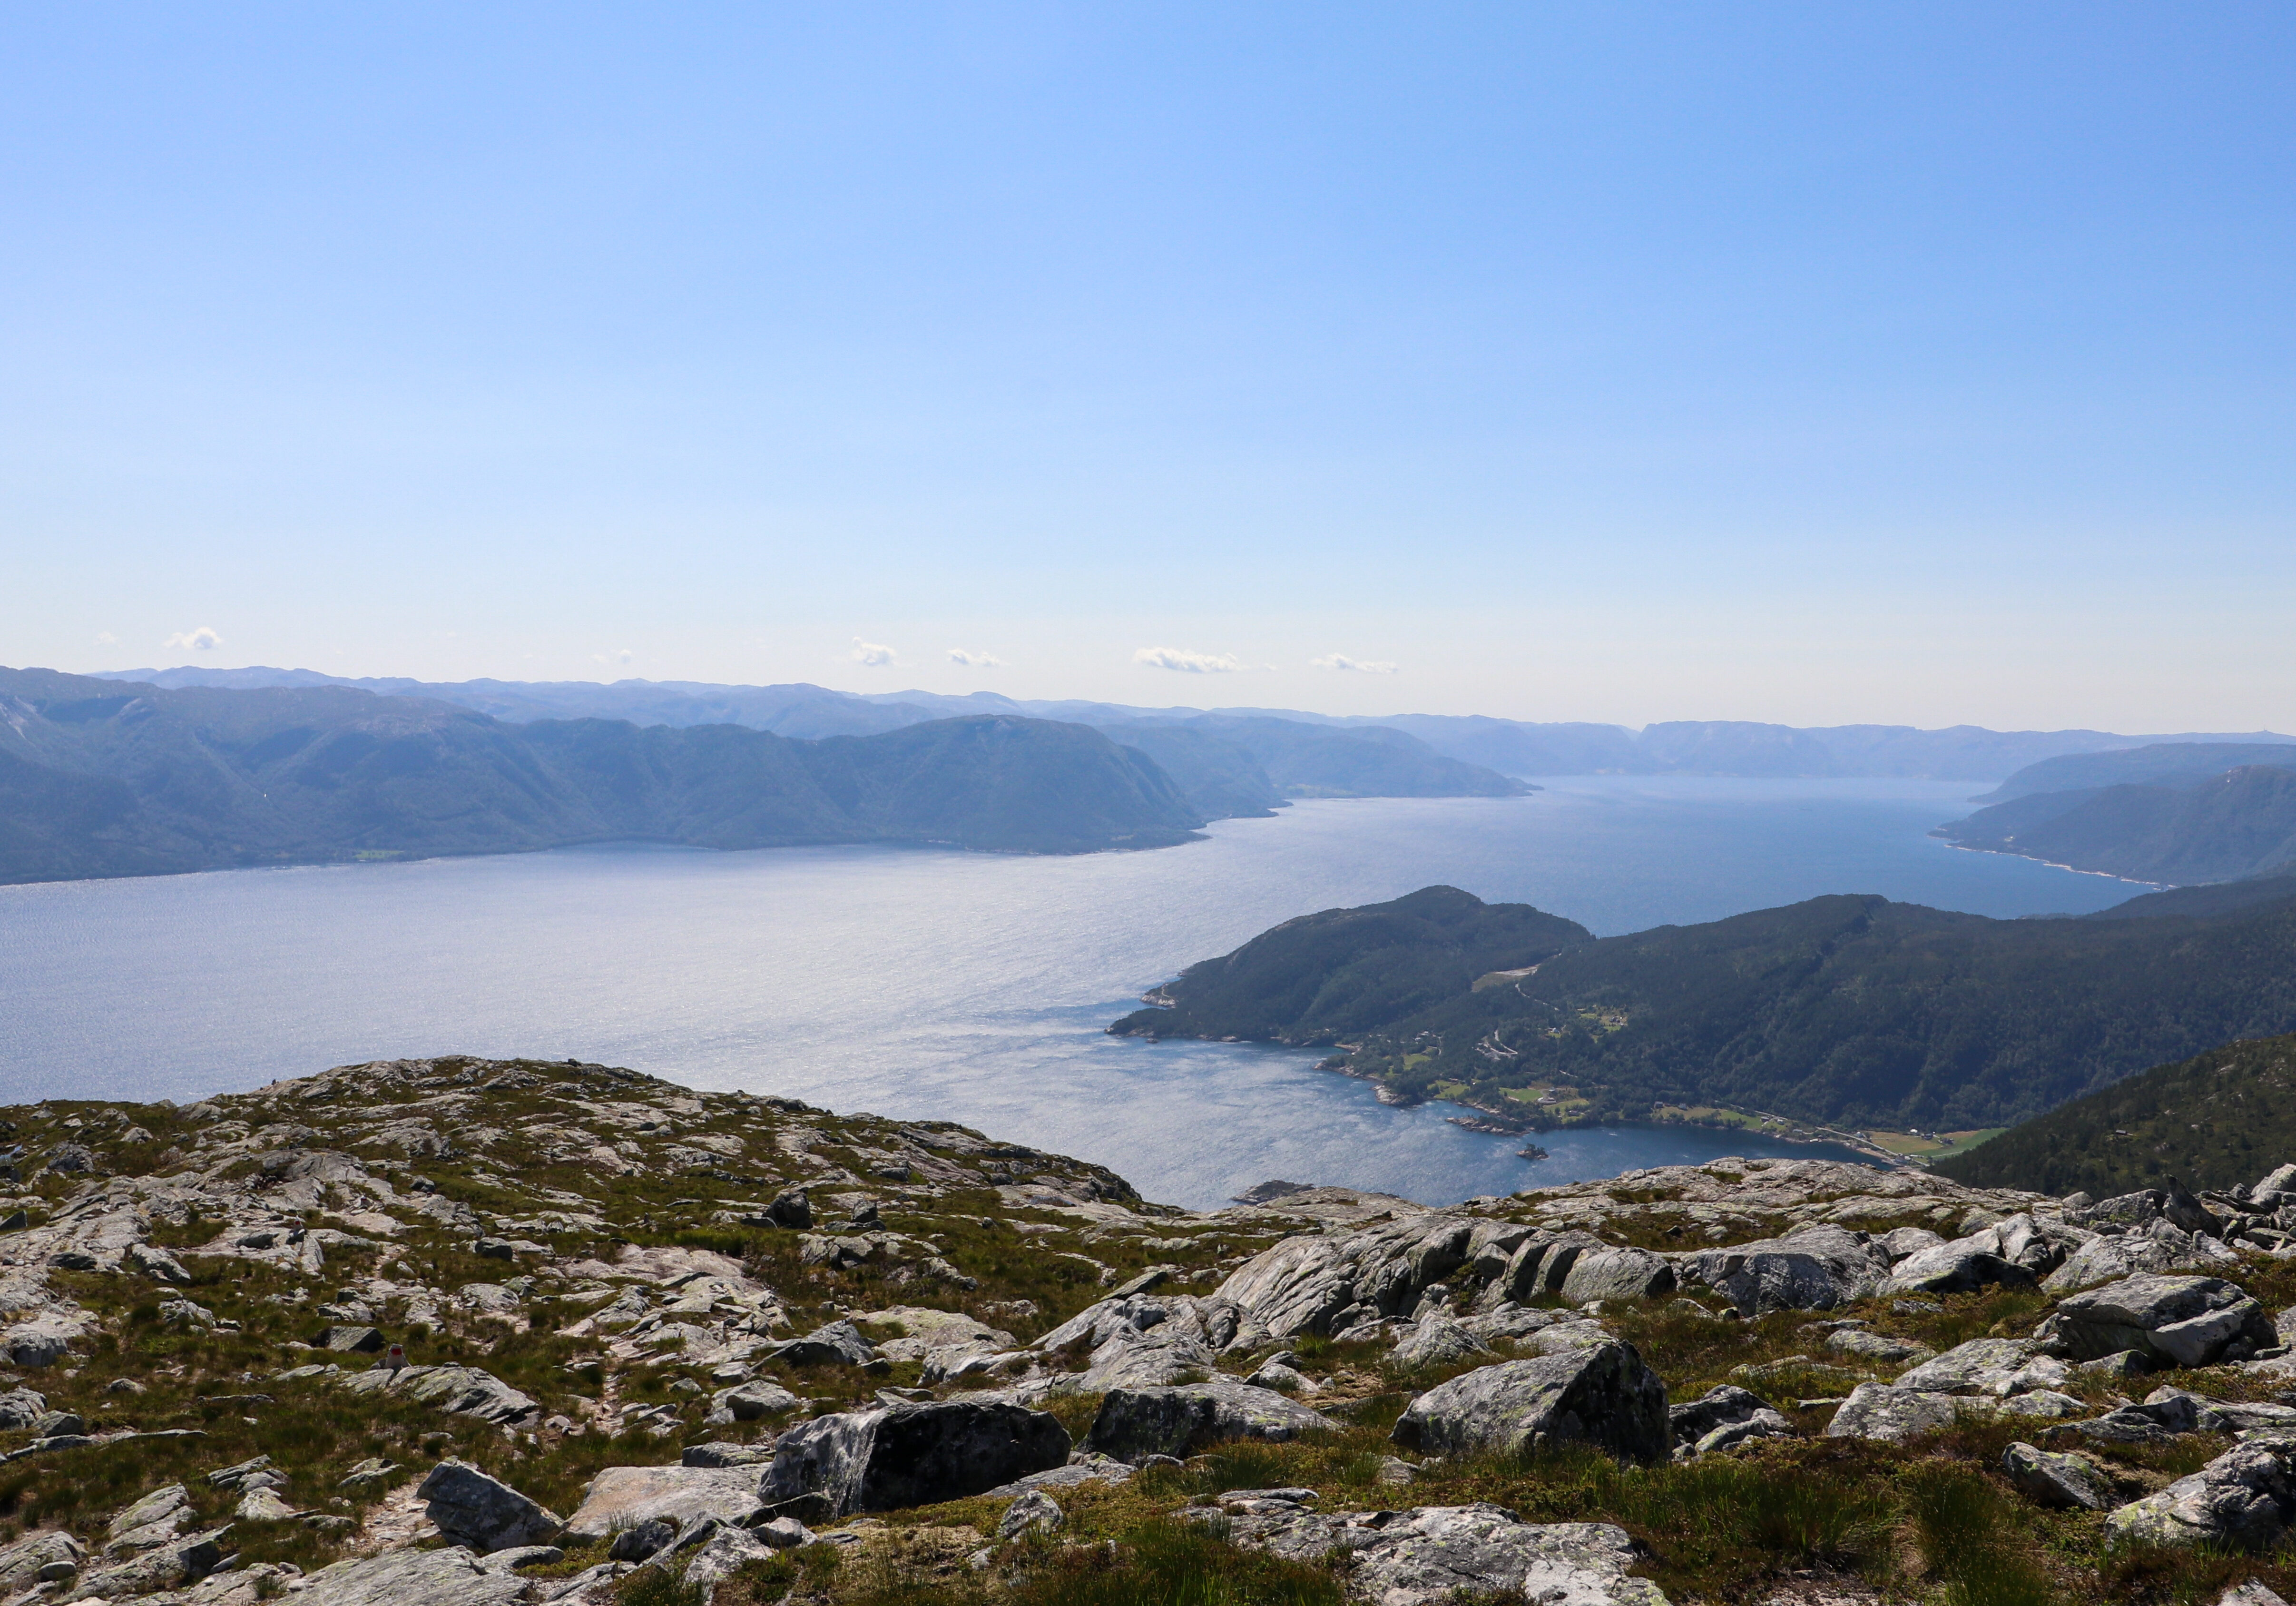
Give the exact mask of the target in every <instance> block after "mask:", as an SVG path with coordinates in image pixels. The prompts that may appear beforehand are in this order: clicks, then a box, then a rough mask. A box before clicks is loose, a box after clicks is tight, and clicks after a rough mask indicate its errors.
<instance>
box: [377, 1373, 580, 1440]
mask: <svg viewBox="0 0 2296 1606" xmlns="http://www.w3.org/2000/svg"><path fill="white" fill-rule="evenodd" d="M342 1382H343V1386H344V1387H346V1388H349V1389H351V1390H352V1391H353V1392H354V1393H357V1394H376V1393H380V1394H403V1395H405V1396H406V1397H407V1398H409V1399H411V1400H415V1401H418V1402H419V1403H421V1404H425V1405H428V1406H430V1408H431V1409H432V1410H434V1411H444V1412H448V1413H449V1414H451V1415H455V1416H471V1417H476V1418H477V1419H478V1420H479V1421H482V1422H498V1423H502V1424H504V1425H505V1426H509V1425H514V1424H518V1423H522V1422H527V1421H532V1420H534V1419H535V1418H536V1417H538V1416H539V1415H541V1413H542V1408H541V1407H540V1406H539V1405H537V1404H535V1403H534V1401H533V1400H531V1399H529V1397H528V1396H525V1395H523V1394H521V1393H520V1392H519V1391H518V1390H517V1389H515V1388H512V1387H511V1386H510V1385H509V1384H507V1383H505V1382H504V1381H503V1380H501V1379H500V1378H498V1377H496V1376H495V1375H494V1373H492V1372H490V1371H480V1370H479V1369H478V1368H477V1367H475V1366H403V1367H401V1368H399V1369H398V1371H389V1370H387V1369H386V1370H383V1371H354V1372H347V1373H345V1374H343V1376H342Z"/></svg>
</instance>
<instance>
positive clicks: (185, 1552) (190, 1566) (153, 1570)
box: [78, 1527, 230, 1600]
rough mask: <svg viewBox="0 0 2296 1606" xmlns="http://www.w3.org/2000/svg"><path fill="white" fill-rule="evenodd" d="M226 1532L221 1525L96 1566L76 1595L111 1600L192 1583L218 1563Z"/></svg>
mask: <svg viewBox="0 0 2296 1606" xmlns="http://www.w3.org/2000/svg"><path fill="white" fill-rule="evenodd" d="M229 1531H230V1529H229V1528H228V1527H225V1528H212V1529H210V1530H209V1531H208V1532H206V1533H204V1534H191V1535H187V1536H183V1537H181V1538H177V1539H173V1540H170V1541H169V1542H168V1543H167V1544H160V1545H155V1546H153V1547H152V1549H150V1550H147V1551H144V1552H142V1553H141V1554H138V1555H135V1556H132V1557H130V1558H128V1559H127V1561H114V1562H113V1563H111V1565H110V1566H109V1567H102V1568H97V1569H94V1570H93V1571H91V1572H88V1573H87V1574H86V1575H85V1576H83V1577H81V1579H80V1581H79V1585H78V1590H79V1594H81V1595H100V1596H102V1598H103V1599H105V1600H112V1599H115V1598H117V1597H119V1596H122V1595H139V1594H156V1593H158V1592H159V1591H160V1590H163V1589H174V1588H176V1586H177V1585H184V1584H191V1583H196V1582H197V1581H198V1580H200V1579H201V1578H204V1577H207V1576H208V1574H209V1573H211V1572H213V1571H214V1570H215V1569H216V1568H217V1566H218V1565H219V1564H220V1563H221V1562H222V1561H223V1555H224V1552H223V1546H222V1544H219V1543H218V1541H219V1540H221V1539H222V1538H223V1536H225V1534H226V1533H228V1532H229Z"/></svg>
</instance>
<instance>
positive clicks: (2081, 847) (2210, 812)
mask: <svg viewBox="0 0 2296 1606" xmlns="http://www.w3.org/2000/svg"><path fill="white" fill-rule="evenodd" d="M2267 751H2281V750H2278V749H2271V750H2267ZM1937 834H1938V835H1939V836H1943V837H1945V838H1947V839H1948V841H1951V842H1953V843H1955V844H1957V845H1959V846H1962V847H1969V848H1981V849H1983V850H1985V851H1987V852H1997V853H2018V854H2021V855H2023V856H2024V857H2026V858H2029V859H2039V860H2043V861H2046V862H2048V863H2051V864H2065V865H2071V867H2072V868H2073V869H2080V870H2090V871H2095V872H2098V873H2101V874H2103V875H2108V876H2123V877H2128V878H2129V879H2130V880H2134V881H2155V882H2168V883H2173V884H2177V885H2185V884H2190V883H2195V882H2207V881H2230V880H2234V879H2235V878H2237V877H2243V876H2256V875H2264V874H2268V873H2270V872H2272V871H2275V870H2278V869H2284V868H2286V867H2287V866H2289V865H2290V864H2292V863H2296V770H2292V769H2287V768H2283V767H2278V766H2275V765H2270V764H2256V763H2243V764H2241V765H2239V766H2237V767H2235V768H2231V769H2226V770H2221V771H2219V772H2217V773H2213V774H2209V775H2206V776H2204V777H2202V778H2199V779H2194V778H2190V777H2189V776H2178V777H2177V778H2175V781H2174V783H2173V784H2171V783H2167V782H2162V783H2149V784H2138V783H2134V782H2132V783H2125V784H2118V785H2113V786H2106V787H2095V788H2091V789H2087V790H2082V791H2071V792H2039V793H2033V794H2030V795H2024V796H2020V797H2016V798H2013V799H2012V800H2010V801H2009V802H2006V803H1996V804H1994V805H1993V806H1992V807H1990V808H1986V809H1980V810H1979V811H1977V812H1976V813H1974V814H1972V815H1971V816H1970V817H1969V818H1968V819H1963V820H1956V821H1955V822H1954V823H1953V824H1951V825H1948V826H1941V827H1939V829H1938V833H1937Z"/></svg>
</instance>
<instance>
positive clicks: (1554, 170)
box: [0, 4, 2296, 732]
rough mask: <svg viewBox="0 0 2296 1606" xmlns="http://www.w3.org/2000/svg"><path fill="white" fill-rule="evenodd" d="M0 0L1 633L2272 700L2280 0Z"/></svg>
mask: <svg viewBox="0 0 2296 1606" xmlns="http://www.w3.org/2000/svg"><path fill="white" fill-rule="evenodd" d="M889 19H892V14H891V13H878V14H874V15H864V14H862V13H859V12H850V11H845V12H838V11H828V10H810V11H800V10H796V9H791V8H786V7H773V8H742V7H733V6H725V5H702V6H696V7H689V8H685V9H682V10H678V11H675V12H644V13H640V12H614V11H611V10H609V9H606V8H575V9H568V8H563V7H551V8H545V7H542V6H539V5H516V4H513V5H505V6H501V7H494V8H488V9H487V10H486V11H485V12H482V13H472V12H468V11H467V10H466V9H464V8H448V7H445V6H439V5H435V4H417V5H411V6H406V7H401V8H396V9H394V10H393V11H391V12H388V13H372V14H353V13H348V12H337V13H332V14H330V13H321V12H311V11H309V10H307V9H305V8H298V7H293V6H289V5H285V4H249V5H242V6H237V7H234V8H231V9H230V10H229V11H228V12H193V11H182V10H173V11H149V10H132V9H128V8H123V7H112V6H102V5H99V6H86V7H70V8H67V7H57V6H51V7H45V8H20V9H18V10H16V11H14V12H12V13H11V14H10V16H9V17H8V19H7V21H5V22H4V23H0V38H4V39H5V40H6V43H7V46H8V48H7V49H6V50H5V51H0V148H4V150H5V152H6V155H7V160H6V161H5V162H4V163H0V209H4V210H0V217H4V218H5V220H6V227H5V228H4V229H0V292H4V294H0V529H4V531H5V532H6V541H5V551H6V556H7V558H8V560H9V572H10V583H9V584H8V585H7V586H6V587H5V588H4V589H0V642H4V651H0V661H4V662H7V663H15V664H41V665H45V666H50V667H53V668H57V669H63V670H73V671H88V670H99V669H119V668H127V667H132V666H136V665H143V664H168V663H199V664H205V665H213V666H218V667H221V666H228V665H234V664H247V663H269V664H276V665H283V666H291V667H307V668H312V669H317V670H321V671H326V672H329V673H334V674H346V675H411V676H415V677H419V678H422V679H442V680H454V679H469V678H472V677H478V676H493V677H496V678H501V679H599V680H611V679H619V678H621V677H623V676H641V677H644V678H647V679H693V680H707V681H720V682H740V683H750V684H759V683H769V682H775V681H788V680H808V681H814V682H817V683H820V684H824V685H829V686H833V687H839V688H849V689H854V690H862V691H890V690H898V689H901V688H907V687H911V686H915V687H921V688H925V689H928V690H933V691H942V692H959V693H961V692H966V691H971V690H975V689H982V688H986V689H992V690H996V691H999V692H1003V693H1005V694H1006V695H1009V696H1015V697H1023V698H1027V697H1090V698H1100V699H1105V700H1109V701H1114V702H1122V703H1128V704H1153V705H1161V704H1192V705H1197V706H1217V705H1256V706H1263V707H1295V708H1310V709H1316V710H1320V711H1324V712H1335V713H1338V712H1365V713H1386V712H1405V711H1410V712H1460V713H1465V712H1479V713H1489V714H1497V715H1505V716H1510V717H1515V718H1521V719H1531V720H1592V721H1617V722H1620V723H1624V724H1628V725H1630V726H1640V725H1643V724H1644V723H1646V722H1648V721H1654V720H1668V719H1749V720H1766V721H1781V722H1785V723H1792V724H1797V725H1819V724H1836V723H1846V722H1856V721H1877V722H1901V723H1908V724H1917V725H1923V726H1940V725H1949V724H1955V723H1961V722H1969V723H1976V724H1983V725H1988V726H1991V727H1994V728H1996V729H2049V728H2059V727H2069V726H2085V727H2094V728H2099V729H2113V730H2120V731H2129V732H2139V731H2153V730H2163V731H2165V730H2239V729H2258V728H2272V729H2292V728H2296V674H2292V671H2296V633H2292V632H2291V631H2290V630H2288V629H2287V628H2286V621H2287V620H2288V618H2289V617H2290V616H2291V604H2292V603H2296V539H2291V531H2292V523H2296V521H2292V516H2291V515H2292V513H2296V484H2292V475H2291V468H2290V454H2289V452H2288V451H2287V449H2286V446H2285V442H2286V441H2287V440H2288V439H2289V437H2290V432H2291V431H2290V425H2291V424H2292V422H2296V417H2292V413H2296V408H2292V405H2291V403H2292V385H2296V365H2292V362H2291V357H2292V355H2296V353H2292V339H2291V335H2292V317H2296V312H2292V304H2291V301H2290V298H2289V297H2288V295H2287V292H2286V287H2287V285H2288V284H2290V283H2291V282H2296V275H2292V272H2291V269H2292V268H2296V251H2292V249H2291V247H2292V239H2291V221H2292V218H2291V207H2292V200H2291V197H2292V195H2296V185H2292V183H2291V180H2292V177H2296V173H2292V171H2291V169H2292V165H2296V161H2292V150H2296V144H2292V141H2291V138H2290V136H2291V133H2292V122H2296V111H2292V108H2291V105H2290V103H2289V101H2288V98H2287V96H2286V95H2285V93H2284V86H2285V84H2286V82H2287V80H2288V78H2289V72H2290V68H2291V66H2292V64H2296V63H2292V55H2296V51H2292V45H2296V19H2292V18H2291V17H2290V16H2289V14H2288V13H2287V12H2285V11H2284V9H2280V8H2274V7H2268V6H2265V5H2261V4H2230V5H2225V6H2219V7H2211V8H2210V9H2208V10H2207V11H2205V12H2194V11H2184V12H2175V11H2136V10H2124V11H2097V10H2095V9H2091V8H2082V7H2076V6H2071V5H2033V6H2027V7H2021V8H2017V9H2015V10H2014V11H2013V12H2000V11H1998V10H1996V9H1993V8H1984V9H1980V8H1979V7H1976V6H1974V5H1967V4H1960V5H1944V6H1931V7H1921V8H1914V7H1872V8H1857V9H1855V10H1841V9H1834V8H1820V7H1815V6H1798V5H1767V6H1762V7H1759V8H1754V9H1751V10H1740V11H1734V12H1689V11H1683V10H1680V9H1678V8H1669V7H1661V6H1656V5H1649V4H1620V5H1615V6H1606V7H1603V8H1599V9H1587V8H1565V7H1556V6H1529V7H1521V6H1507V7H1501V6H1492V5H1467V6H1456V7H1449V8H1443V9H1439V10H1416V11H1408V12H1406V11H1402V10H1397V11H1393V12H1375V11H1372V10H1368V9H1354V10H1342V11H1338V12H1333V11H1332V10H1330V9H1329V8H1312V9H1311V8H1308V7H1306V6H1299V5H1273V6H1266V7H1259V8H1253V9H1252V10H1251V12H1249V13H1248V14H1242V15H1239V14H1235V13H1234V12H1233V11H1232V9H1231V8H1216V7H1210V6H1201V5H1193V6H1181V7H1169V6H1168V7H1157V8H1148V7H1140V6H1096V7H1081V6H1067V7H1062V6H1047V5H975V6H964V7H954V6H942V7H934V6H919V7H914V8H908V9H905V10H903V11H902V12H899V13H898V18H897V19H893V20H889Z"/></svg>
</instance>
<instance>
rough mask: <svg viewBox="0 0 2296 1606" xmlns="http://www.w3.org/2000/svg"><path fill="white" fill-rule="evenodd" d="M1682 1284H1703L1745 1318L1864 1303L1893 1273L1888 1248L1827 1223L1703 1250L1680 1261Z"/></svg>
mask: <svg viewBox="0 0 2296 1606" xmlns="http://www.w3.org/2000/svg"><path fill="white" fill-rule="evenodd" d="M1677 1270H1678V1272H1679V1274H1680V1277H1681V1280H1682V1281H1683V1282H1684V1283H1685V1285H1687V1284H1691V1283H1698V1284H1702V1285H1703V1286H1704V1287H1707V1288H1710V1289H1713V1290H1714V1291H1715V1292H1716V1293H1718V1294H1720V1295H1722V1296H1723V1297H1725V1298H1726V1299H1728V1300H1729V1301H1730V1302H1731V1304H1733V1305H1736V1306H1737V1307H1738V1312H1739V1314H1741V1315H1747V1316H1753V1315H1767V1314H1768V1313H1770V1312H1771V1311H1810V1310H1833V1309H1834V1308H1835V1307H1836V1306H1838V1305H1848V1304H1850V1303H1852V1302H1853V1301H1856V1300H1859V1299H1863V1298H1865V1297H1867V1296H1868V1295H1870V1294H1872V1293H1873V1292H1874V1289H1878V1288H1879V1287H1881V1285H1882V1281H1883V1279H1885V1278H1887V1277H1888V1276H1889V1275H1890V1256H1889V1254H1888V1252H1887V1251H1886V1250H1884V1249H1883V1248H1881V1246H1880V1245H1878V1244H1875V1243H1874V1242H1873V1241H1872V1240H1870V1239H1867V1238H1866V1237H1865V1236H1864V1235H1863V1234H1862V1233H1857V1232H1851V1231H1848V1230H1847V1229H1846V1228H1842V1227H1838V1226H1833V1225H1830V1224H1827V1225H1819V1226H1812V1227H1805V1228H1803V1229H1801V1230H1800V1231H1797V1232H1792V1233H1790V1234H1788V1235H1787V1236H1786V1237H1784V1238H1778V1239H1768V1240H1762V1241H1760V1242H1757V1243H1750V1244H1738V1245H1735V1246H1734V1247H1732V1248H1726V1249H1701V1250H1698V1251H1697V1252H1695V1253H1693V1254H1690V1255H1685V1256H1683V1257H1682V1259H1681V1260H1680V1261H1679V1262H1678V1263H1677Z"/></svg>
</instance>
